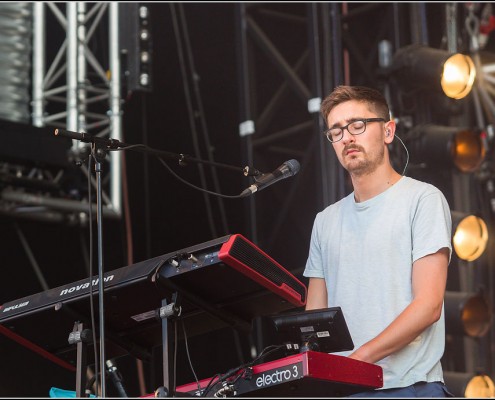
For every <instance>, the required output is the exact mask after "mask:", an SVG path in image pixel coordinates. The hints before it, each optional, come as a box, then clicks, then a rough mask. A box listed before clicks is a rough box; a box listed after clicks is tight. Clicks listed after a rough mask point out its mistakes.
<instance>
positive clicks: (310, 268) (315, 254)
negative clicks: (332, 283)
mask: <svg viewBox="0 0 495 400" xmlns="http://www.w3.org/2000/svg"><path fill="white" fill-rule="evenodd" d="M319 217H320V215H317V216H316V218H315V221H314V223H313V230H312V232H311V242H310V244H309V256H308V259H307V261H306V268H305V269H304V273H303V276H305V277H307V278H324V273H323V255H322V253H321V243H320V235H319V229H320V221H321V220H320V218H319Z"/></svg>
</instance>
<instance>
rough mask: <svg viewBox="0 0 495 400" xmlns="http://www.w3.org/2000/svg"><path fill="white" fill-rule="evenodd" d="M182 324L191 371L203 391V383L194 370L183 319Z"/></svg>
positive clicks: (199, 388)
mask: <svg viewBox="0 0 495 400" xmlns="http://www.w3.org/2000/svg"><path fill="white" fill-rule="evenodd" d="M181 325H182V332H183V333H184V342H185V346H186V354H187V360H188V361H189V367H190V368H191V371H192V373H193V375H194V380H195V381H196V383H197V385H198V391H201V385H200V383H199V379H198V376H197V375H196V371H194V367H193V365H192V361H191V355H190V354H189V344H188V343H187V334H186V327H185V325H184V321H183V320H181Z"/></svg>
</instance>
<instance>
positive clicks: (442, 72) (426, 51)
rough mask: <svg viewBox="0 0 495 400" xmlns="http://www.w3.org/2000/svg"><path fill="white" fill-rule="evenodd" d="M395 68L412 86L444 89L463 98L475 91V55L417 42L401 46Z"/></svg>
mask: <svg viewBox="0 0 495 400" xmlns="http://www.w3.org/2000/svg"><path fill="white" fill-rule="evenodd" d="M392 71H393V73H394V74H397V77H398V78H399V80H400V82H399V84H403V85H404V86H408V87H410V88H417V87H421V88H424V89H429V90H431V89H434V90H437V91H443V93H445V95H446V96H448V97H450V98H453V99H462V98H463V97H466V96H467V95H468V94H469V92H470V91H471V89H472V87H473V84H474V80H475V78H476V68H475V66H474V63H473V60H472V59H471V57H469V56H467V55H464V54H460V53H455V54H452V53H449V52H447V51H445V50H440V49H433V48H430V47H427V46H424V45H418V44H413V45H410V46H406V47H403V48H400V49H399V50H397V52H396V53H395V55H394V57H393V62H392Z"/></svg>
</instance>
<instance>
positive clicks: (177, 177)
mask: <svg viewBox="0 0 495 400" xmlns="http://www.w3.org/2000/svg"><path fill="white" fill-rule="evenodd" d="M133 148H144V149H148V148H149V147H148V146H146V145H144V144H133V145H130V146H126V147H124V148H118V149H108V150H110V151H124V150H129V149H133ZM155 156H156V158H158V160H159V161H160V162H161V163H162V164H163V165H164V166H165V168H167V170H168V171H169V172H170V173H171V174H172V176H174V177H175V178H176V179H178V180H179V181H180V182H182V183H184V184H185V185H187V186H189V187H192V188H193V189H196V190H199V191H201V192H204V193H208V194H211V195H213V196H218V197H223V198H226V199H240V198H243V196H241V195H226V194H221V193H216V192H212V191H210V190H206V189H203V188H200V187H198V186H196V185H193V184H192V183H190V182H187V181H186V180H185V179H182V178H181V177H180V176H179V175H177V174H176V173H175V172H174V171H173V170H172V168H170V166H169V165H168V164H167V163H166V162H165V161H164V160H163V159H162V158H161V157H160V156H158V155H155Z"/></svg>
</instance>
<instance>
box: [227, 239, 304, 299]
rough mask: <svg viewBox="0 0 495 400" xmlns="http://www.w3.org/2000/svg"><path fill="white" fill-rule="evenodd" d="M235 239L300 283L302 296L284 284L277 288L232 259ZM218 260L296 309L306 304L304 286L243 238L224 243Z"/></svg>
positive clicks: (240, 262) (257, 273) (260, 275)
mask: <svg viewBox="0 0 495 400" xmlns="http://www.w3.org/2000/svg"><path fill="white" fill-rule="evenodd" d="M236 239H240V240H243V241H244V242H246V243H248V244H250V245H251V247H253V248H254V249H255V250H256V251H257V252H258V253H259V254H261V255H262V256H263V257H265V258H267V259H268V260H270V261H271V262H272V263H273V264H274V265H275V266H276V268H277V269H278V270H280V271H282V272H283V274H284V275H285V276H287V277H290V278H291V279H294V281H295V282H298V283H300V288H301V289H302V290H303V292H304V296H301V293H298V292H297V291H296V290H294V289H293V288H291V287H290V286H288V285H287V284H286V283H282V284H281V285H280V286H278V285H277V284H276V283H275V282H272V281H271V280H270V279H269V278H268V277H266V276H265V275H262V274H261V273H259V272H258V271H255V270H254V269H253V268H251V267H249V266H248V265H246V264H245V263H243V262H242V261H240V260H238V259H237V258H234V256H233V255H232V254H231V249H232V246H233V244H234V242H235V240H236ZM218 258H219V259H220V260H222V261H223V262H225V263H226V264H227V265H230V266H231V267H232V268H235V269H236V270H237V271H239V272H240V273H242V274H244V275H246V276H248V277H249V278H251V279H252V280H254V281H255V282H257V283H259V284H260V285H262V286H264V287H266V288H267V289H269V290H271V291H272V292H274V293H276V294H278V295H279V296H280V297H283V298H284V299H286V300H287V301H289V302H290V303H291V304H293V305H295V306H296V307H301V306H304V305H305V304H306V295H307V288H306V286H304V285H303V284H302V283H301V282H299V280H298V279H297V278H296V277H295V276H294V275H292V274H291V273H290V272H289V271H287V270H286V269H285V268H284V267H282V266H281V265H280V264H279V263H278V262H277V261H275V260H274V259H273V258H271V257H270V256H269V255H268V254H266V253H265V252H264V251H262V250H261V249H259V248H258V247H257V246H255V245H254V244H253V243H251V242H250V241H249V240H247V239H246V238H245V237H244V236H242V235H240V234H235V235H232V236H231V237H230V238H229V240H228V241H227V242H225V243H224V244H223V245H222V247H221V248H220V251H219V253H218Z"/></svg>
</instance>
